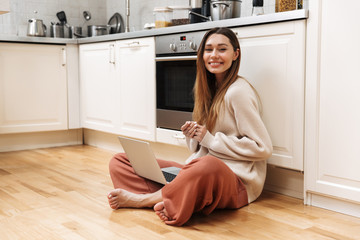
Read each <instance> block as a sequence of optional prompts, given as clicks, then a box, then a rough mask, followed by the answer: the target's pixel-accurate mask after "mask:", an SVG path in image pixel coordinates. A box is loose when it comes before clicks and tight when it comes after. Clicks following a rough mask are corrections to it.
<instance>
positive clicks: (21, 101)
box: [0, 43, 68, 133]
mask: <svg viewBox="0 0 360 240" xmlns="http://www.w3.org/2000/svg"><path fill="white" fill-rule="evenodd" d="M67 128H68V117H67V81H66V47H65V46H62V45H46V44H20V43H0V133H20V132H35V131H53V130H65V129H67Z"/></svg>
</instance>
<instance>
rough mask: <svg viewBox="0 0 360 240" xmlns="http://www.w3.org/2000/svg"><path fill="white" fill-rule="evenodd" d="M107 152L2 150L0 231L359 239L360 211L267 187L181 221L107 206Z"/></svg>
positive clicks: (23, 235)
mask: <svg viewBox="0 0 360 240" xmlns="http://www.w3.org/2000/svg"><path fill="white" fill-rule="evenodd" d="M113 154H114V152H110V151H106V150H102V149H99V148H95V147H90V146H71V147H59V148H49V149H37V150H29V151H18V152H8V153H0V239H2V240H5V239H10V240H16V239H21V240H23V239H47V240H52V239H66V240H69V239H86V240H88V239H172V240H173V239H174V240H175V239H201V240H203V239H256V240H259V239H261V240H262V239H276V240H280V239H286V240H289V239H301V240H304V239H341V240H346V239H360V219H358V218H355V217H350V216H347V215H342V214H339V213H335V212H331V211H327V210H324V209H319V208H315V207H310V206H304V205H303V203H302V200H299V199H294V198H291V197H286V196H283V195H279V194H275V193H271V192H264V193H263V194H262V196H261V197H260V199H258V200H257V201H256V202H254V203H252V204H250V205H249V206H246V207H244V208H242V209H240V210H218V211H215V212H214V213H212V214H211V215H210V216H207V217H205V216H202V215H201V214H195V215H194V216H193V218H192V219H191V220H190V221H189V222H188V223H187V224H186V225H185V226H183V227H171V226H167V225H165V224H164V223H162V222H161V221H160V220H159V219H158V217H157V216H156V214H154V212H153V211H152V210H151V209H119V210H116V211H113V210H111V209H110V207H109V206H108V203H107V199H106V195H107V193H108V192H109V191H110V190H111V189H112V184H111V180H110V177H109V174H108V161H109V159H110V158H111V157H112V155H113Z"/></svg>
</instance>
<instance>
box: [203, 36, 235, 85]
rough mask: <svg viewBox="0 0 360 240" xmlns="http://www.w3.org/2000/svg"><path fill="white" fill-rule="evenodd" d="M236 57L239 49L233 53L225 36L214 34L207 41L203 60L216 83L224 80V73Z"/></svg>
mask: <svg viewBox="0 0 360 240" xmlns="http://www.w3.org/2000/svg"><path fill="white" fill-rule="evenodd" d="M238 57H239V49H237V50H236V51H234V48H233V46H232V45H231V43H230V40H229V39H228V38H227V37H226V36H224V35H222V34H216V33H215V34H213V35H211V36H210V37H209V38H208V39H207V41H206V43H205V49H204V54H203V59H204V63H205V67H206V69H207V70H208V71H209V72H211V73H213V74H215V76H216V80H217V81H222V80H223V79H224V76H225V74H226V71H227V70H228V69H229V68H230V67H231V64H232V62H233V61H234V60H236V59H237V58H238Z"/></svg>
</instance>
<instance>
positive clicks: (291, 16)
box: [0, 9, 309, 44]
mask: <svg viewBox="0 0 360 240" xmlns="http://www.w3.org/2000/svg"><path fill="white" fill-rule="evenodd" d="M308 15H309V11H308V10H305V9H301V10H294V11H288V12H281V13H271V14H264V15H260V16H254V17H253V16H251V17H240V18H231V19H225V20H219V21H211V22H203V23H195V24H187V25H179V26H172V27H166V28H157V29H150V30H140V31H134V32H127V33H118V34H110V35H103V36H96V37H87V38H78V39H67V38H50V37H27V36H11V35H9V36H8V35H0V42H23V43H48V44H83V43H95V42H104V41H115V40H121V39H131V38H140V37H149V36H158V35H166V34H172V33H182V32H194V31H206V30H208V29H211V28H213V27H245V26H251V25H259V24H267V23H275V22H283V21H293V20H300V19H307V18H308Z"/></svg>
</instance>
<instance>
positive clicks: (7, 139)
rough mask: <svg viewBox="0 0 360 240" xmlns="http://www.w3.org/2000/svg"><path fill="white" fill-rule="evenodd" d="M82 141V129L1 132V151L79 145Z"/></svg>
mask: <svg viewBox="0 0 360 240" xmlns="http://www.w3.org/2000/svg"><path fill="white" fill-rule="evenodd" d="M82 143H83V134H82V129H71V130H65V131H50V132H31V133H12V134H0V152H9V151H20V150H29V149H36V148H49V147H60V146H68V145H79V144H82Z"/></svg>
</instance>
